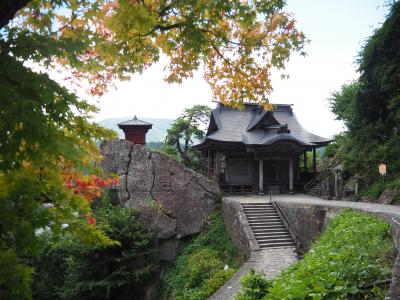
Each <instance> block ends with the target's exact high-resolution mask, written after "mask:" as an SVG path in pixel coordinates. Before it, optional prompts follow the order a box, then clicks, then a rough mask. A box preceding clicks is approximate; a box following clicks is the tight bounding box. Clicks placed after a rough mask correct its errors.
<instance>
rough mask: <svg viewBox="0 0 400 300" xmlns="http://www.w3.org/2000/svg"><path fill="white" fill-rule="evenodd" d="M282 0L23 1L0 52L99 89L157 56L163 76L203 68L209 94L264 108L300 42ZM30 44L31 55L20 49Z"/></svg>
mask: <svg viewBox="0 0 400 300" xmlns="http://www.w3.org/2000/svg"><path fill="white" fill-rule="evenodd" d="M284 4H285V1H282V0H269V1H265V0H252V1H244V0H233V1H202V0H198V1H189V0H185V1H182V0H181V1H174V0H146V1H139V0H113V1H112V0H100V1H91V0H82V1H76V0H64V1H56V0H53V1H43V0H34V1H30V2H29V3H28V5H27V6H25V7H24V8H23V9H21V10H20V11H19V12H18V13H17V16H16V17H15V18H14V19H13V21H12V22H10V23H9V24H8V25H7V26H6V27H4V28H3V32H4V33H5V35H4V36H5V38H4V37H3V39H2V42H3V43H2V44H1V53H3V54H4V53H10V52H11V53H12V54H13V56H14V57H16V58H22V59H27V58H29V59H32V60H35V61H38V62H40V63H42V64H44V65H46V66H52V67H54V68H61V66H63V68H62V69H63V72H66V69H68V70H69V72H70V76H66V78H67V79H69V80H72V81H74V82H75V83H79V82H82V81H83V80H86V81H87V82H88V83H89V84H90V92H91V93H92V94H96V95H101V94H102V93H103V92H104V91H105V90H106V89H107V87H108V86H109V84H110V83H112V81H113V80H115V79H121V80H126V79H128V78H129V75H130V74H132V73H140V72H142V71H143V70H144V69H146V68H148V67H149V66H151V65H152V64H154V63H155V62H157V61H159V59H160V56H162V55H163V56H165V57H167V58H168V63H167V65H166V66H165V69H166V72H167V73H166V77H165V79H166V80H167V81H168V82H181V81H182V80H183V79H185V78H188V77H191V76H192V75H193V72H195V71H196V70H198V69H199V68H201V67H203V69H204V78H205V80H206V81H207V82H208V83H209V84H210V86H211V88H212V90H213V92H214V97H215V98H216V99H217V100H219V101H221V102H223V103H228V104H231V105H235V106H241V105H242V103H243V101H258V102H260V103H261V104H263V105H264V106H265V108H266V109H271V106H270V105H269V103H268V94H269V93H270V92H271V91H272V86H271V70H272V69H273V68H276V69H283V68H284V64H285V62H286V61H287V60H288V59H289V57H290V53H291V52H292V51H300V52H301V53H302V54H303V52H302V48H303V46H304V43H305V37H304V34H303V33H302V32H300V31H299V30H298V29H297V28H296V23H295V20H294V19H293V17H292V16H291V15H290V14H289V13H286V12H284V11H283V7H284ZM27 46H29V48H34V49H35V53H32V52H31V51H26V47H27Z"/></svg>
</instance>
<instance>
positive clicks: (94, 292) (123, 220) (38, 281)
mask: <svg viewBox="0 0 400 300" xmlns="http://www.w3.org/2000/svg"><path fill="white" fill-rule="evenodd" d="M102 205H103V204H102ZM102 205H101V206H102ZM95 217H96V219H97V224H98V226H99V227H101V228H102V229H103V230H104V232H105V233H106V234H107V235H108V236H109V237H110V238H112V239H113V240H116V241H118V242H119V243H120V245H116V246H110V247H106V248H93V247H92V248H90V247H87V246H85V245H82V244H80V243H77V242H76V241H75V240H72V239H71V238H70V237H68V236H66V237H65V238H64V239H63V240H61V241H52V238H51V236H47V235H43V236H42V240H43V245H44V246H43V248H42V253H41V255H40V257H39V259H38V260H37V261H36V268H37V272H36V275H35V277H34V284H33V290H34V296H35V299H85V300H86V299H134V298H136V297H139V298H140V296H141V295H142V294H143V292H144V291H145V288H146V287H147V284H148V281H149V280H150V279H152V278H151V277H152V271H153V269H154V266H153V265H152V259H153V254H152V250H151V249H152V244H151V234H150V232H149V231H148V230H147V229H146V228H145V227H144V226H143V225H142V224H141V222H139V220H138V218H137V215H136V212H134V211H133V210H131V209H125V208H121V207H117V206H115V207H111V206H106V207H101V208H99V209H98V210H97V211H95ZM132 295H133V296H132Z"/></svg>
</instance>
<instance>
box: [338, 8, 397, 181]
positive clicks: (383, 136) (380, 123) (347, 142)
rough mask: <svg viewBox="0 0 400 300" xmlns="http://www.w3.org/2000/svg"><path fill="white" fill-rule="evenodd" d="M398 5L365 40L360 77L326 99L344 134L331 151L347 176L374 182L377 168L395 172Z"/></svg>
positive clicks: (392, 173) (391, 173) (394, 173)
mask: <svg viewBox="0 0 400 300" xmlns="http://www.w3.org/2000/svg"><path fill="white" fill-rule="evenodd" d="M398 24H400V2H398V1H395V2H394V3H393V4H392V6H391V9H390V13H389V15H388V16H387V19H386V21H385V22H384V23H383V24H382V26H381V27H380V28H379V29H377V30H376V31H375V33H374V34H373V35H372V36H371V37H370V38H369V39H368V41H367V42H366V44H365V46H364V47H363V49H362V50H361V52H360V55H359V58H358V64H359V72H360V77H359V78H358V80H356V81H355V82H352V83H349V84H346V85H344V86H343V87H342V89H341V90H340V91H338V92H335V93H334V94H333V95H332V99H331V103H332V110H333V112H334V113H335V114H336V115H337V118H338V119H340V120H343V121H344V123H345V124H346V126H347V131H346V132H345V134H343V135H342V136H341V137H340V139H339V140H338V144H337V145H336V146H335V147H336V148H337V150H338V155H339V156H340V158H341V160H342V161H343V162H344V165H345V168H346V170H347V171H349V172H350V174H357V173H359V174H360V175H363V176H364V177H366V179H367V181H368V182H370V181H374V180H376V178H377V175H378V164H380V163H386V164H387V165H388V170H389V174H390V175H391V176H396V175H398V174H399V171H400V161H399V159H398V154H399V153H400V134H399V124H400V53H399V51H398V49H399V47H400V27H399V26H398Z"/></svg>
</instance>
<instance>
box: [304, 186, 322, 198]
mask: <svg viewBox="0 0 400 300" xmlns="http://www.w3.org/2000/svg"><path fill="white" fill-rule="evenodd" d="M318 192H319V185H318V184H314V185H313V186H312V187H311V188H310V189H308V190H307V192H306V194H308V195H310V196H318Z"/></svg>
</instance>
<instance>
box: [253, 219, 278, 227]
mask: <svg viewBox="0 0 400 300" xmlns="http://www.w3.org/2000/svg"><path fill="white" fill-rule="evenodd" d="M249 224H250V226H253V225H282V226H285V224H283V222H282V221H281V220H279V221H270V222H267V221H249Z"/></svg>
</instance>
